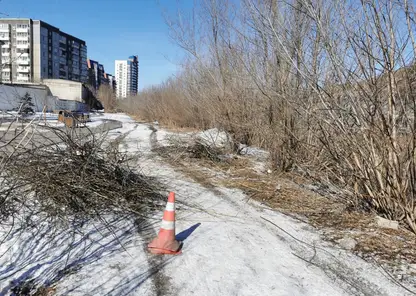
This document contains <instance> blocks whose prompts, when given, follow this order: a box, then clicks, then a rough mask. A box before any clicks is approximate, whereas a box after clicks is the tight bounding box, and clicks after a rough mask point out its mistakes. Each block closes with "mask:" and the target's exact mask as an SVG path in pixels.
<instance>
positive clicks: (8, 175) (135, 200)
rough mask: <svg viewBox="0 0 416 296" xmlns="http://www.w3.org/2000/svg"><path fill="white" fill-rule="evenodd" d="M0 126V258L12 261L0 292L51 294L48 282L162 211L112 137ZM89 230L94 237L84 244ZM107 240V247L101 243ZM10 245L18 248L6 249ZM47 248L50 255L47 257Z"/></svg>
mask: <svg viewBox="0 0 416 296" xmlns="http://www.w3.org/2000/svg"><path fill="white" fill-rule="evenodd" d="M19 120H21V119H19ZM2 127H7V128H5V129H2V130H0V228H1V232H0V247H1V249H2V250H3V251H2V253H1V254H0V256H2V257H3V256H15V257H16V258H15V259H14V260H16V261H15V262H9V264H10V265H7V264H6V265H5V266H3V268H2V270H1V275H0V276H1V277H2V281H4V283H5V286H3V285H2V289H3V290H2V291H1V292H0V294H1V293H3V292H4V293H6V292H12V293H13V295H53V294H51V293H53V287H54V284H55V283H56V282H58V281H59V280H60V279H61V278H62V277H64V276H65V275H67V274H68V273H70V272H72V270H75V269H77V268H81V267H82V266H83V264H87V263H88V262H90V261H94V260H97V259H98V258H100V256H102V252H104V251H103V250H104V249H105V250H107V251H108V252H110V251H117V250H119V249H123V248H124V246H123V244H124V242H125V241H128V239H131V238H130V237H134V236H136V235H138V234H142V233H144V232H145V231H149V230H148V229H149V227H148V226H145V225H144V223H142V222H141V221H145V220H146V218H148V217H149V216H151V215H152V214H153V211H154V210H155V209H159V208H160V206H163V202H162V201H164V200H165V198H164V197H163V196H162V195H161V194H160V193H159V192H160V190H161V189H162V188H161V186H160V185H159V183H158V182H156V180H153V179H151V178H148V177H145V176H144V175H141V174H140V173H138V172H137V169H138V168H137V161H138V159H134V161H132V159H131V158H130V157H129V156H128V155H127V154H125V153H121V152H120V151H119V150H118V147H119V143H118V141H117V139H115V140H114V141H112V140H111V139H109V138H107V135H106V133H104V134H97V133H95V134H94V133H93V132H92V131H90V130H88V128H82V129H68V128H62V129H59V128H55V127H52V126H50V125H48V124H47V125H43V124H42V125H39V122H37V120H36V119H29V120H26V121H25V122H21V123H19V124H18V125H16V122H15V119H13V118H12V119H11V120H9V121H8V122H7V123H4V122H3V123H2V124H1V125H0V128H2ZM130 163H133V164H134V165H135V167H134V169H133V168H131V167H130ZM120 227H123V229H121V230H120ZM94 233H99V234H100V235H101V236H100V235H97V234H95V237H94V239H92V238H91V237H90V236H91V235H94ZM45 236H46V237H47V239H46V240H43V239H44V238H45ZM109 237H110V238H111V239H112V241H113V243H112V244H101V240H103V241H105V240H107V242H108V239H109ZM16 240H17V241H16ZM20 240H21V241H20ZM110 241H111V240H110ZM77 242H78V243H79V245H77ZM2 244H5V246H2ZM10 244H19V248H18V249H16V250H14V251H13V250H10V249H9V248H10ZM37 244H44V245H37ZM57 245H58V246H59V247H60V248H61V249H59V248H58V247H57ZM61 245H62V246H61ZM100 247H101V249H100ZM30 248H33V249H30ZM49 248H51V249H52V250H54V251H53V252H56V253H52V254H48V253H47V252H48V251H49ZM57 248H58V249H57ZM77 248H78V249H77ZM112 248H113V249H112ZM12 251H13V252H12ZM10 252H12V255H10ZM49 257H50V258H52V259H51V261H50V262H51V263H47V264H45V262H44V261H43V260H44V258H49ZM10 258H12V257H10ZM62 258H63V262H62ZM5 263H6V262H5ZM31 264H32V265H33V267H32V268H30V269H29V270H25V268H27V266H29V265H31ZM37 268H39V269H41V268H48V272H46V273H48V278H42V277H39V278H38V277H37V276H38V275H36V271H37ZM22 272H23V273H22ZM7 280H10V283H7V282H6V281H7Z"/></svg>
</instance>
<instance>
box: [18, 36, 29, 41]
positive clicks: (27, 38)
mask: <svg viewBox="0 0 416 296" xmlns="http://www.w3.org/2000/svg"><path fill="white" fill-rule="evenodd" d="M16 40H17V41H29V36H16Z"/></svg>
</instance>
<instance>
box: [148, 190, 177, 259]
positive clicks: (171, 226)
mask: <svg viewBox="0 0 416 296" xmlns="http://www.w3.org/2000/svg"><path fill="white" fill-rule="evenodd" d="M181 246H182V245H181V244H180V243H179V242H178V241H177V240H176V238H175V193H174V192H170V193H169V197H168V203H167V204H166V209H165V213H164V214H163V220H162V226H161V227H160V230H159V234H158V236H157V237H156V238H155V239H154V240H153V241H152V242H151V243H150V244H149V245H148V248H149V251H150V252H151V253H153V254H171V255H175V254H180V253H181V250H180V248H181Z"/></svg>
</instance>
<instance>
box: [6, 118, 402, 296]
mask: <svg viewBox="0 0 416 296" xmlns="http://www.w3.org/2000/svg"><path fill="white" fill-rule="evenodd" d="M100 118H102V119H113V120H120V121H122V122H123V127H122V128H120V129H116V130H112V131H110V132H109V137H110V138H113V139H114V138H116V137H118V136H123V137H124V139H123V140H122V142H121V143H120V149H122V150H124V151H126V152H129V153H131V154H137V153H138V152H139V153H140V154H141V156H142V157H141V158H140V159H139V160H138V163H137V165H140V167H139V166H138V169H140V170H141V171H142V172H143V173H145V174H147V175H149V176H154V177H157V178H158V179H159V180H160V181H161V182H162V183H163V184H164V185H165V186H166V188H167V190H169V191H174V192H175V193H176V196H177V201H178V202H177V211H176V214H177V216H176V233H177V234H178V239H179V238H180V239H181V240H183V241H184V245H183V253H182V254H181V255H178V256H157V255H151V254H149V253H148V252H146V245H147V243H148V242H149V241H150V240H151V238H152V237H153V236H154V235H155V234H156V233H157V231H158V229H159V226H160V221H161V217H162V215H163V213H162V212H160V213H158V214H157V215H155V216H154V217H151V218H149V219H148V221H147V222H146V223H145V224H146V229H147V230H146V231H145V232H141V233H137V231H136V230H135V229H134V226H133V225H134V224H133V223H132V220H131V219H130V218H116V217H109V218H108V219H109V220H112V219H113V220H115V226H116V227H115V228H114V229H113V231H109V230H108V229H106V228H105V227H104V226H103V225H102V224H101V223H100V222H98V221H95V222H93V221H90V223H89V224H87V225H85V226H84V227H83V229H82V232H83V233H84V234H88V236H86V237H85V236H83V235H78V234H77V235H74V234H73V233H72V232H70V231H61V232H59V235H57V236H53V237H52V236H50V235H48V234H49V233H50V231H51V230H50V229H48V228H47V225H46V224H45V225H41V226H40V227H39V228H40V229H39V230H38V232H36V233H34V232H28V233H26V232H24V233H23V234H22V235H20V236H13V237H12V238H10V239H9V240H8V241H6V243H5V244H3V245H2V246H1V250H0V251H1V252H0V256H1V254H3V253H4V255H3V256H2V257H0V291H3V292H4V291H6V289H7V287H9V282H10V280H11V279H19V278H25V277H26V276H27V275H31V276H32V277H34V278H37V279H38V281H39V282H47V281H48V280H51V279H53V277H56V275H57V271H59V270H63V269H65V266H69V267H70V268H69V269H68V267H67V268H66V269H65V270H67V269H68V270H69V271H70V272H68V273H65V274H63V275H62V277H60V278H59V281H58V282H57V286H56V292H57V294H56V295H145V296H147V295H203V296H210V295H250V296H257V295H258V296H260V295H331V296H332V295H334V296H335V295H408V294H406V291H404V290H403V289H402V288H400V287H399V286H397V285H395V284H394V283H392V282H391V281H390V280H389V279H388V277H387V276H386V275H384V274H383V271H382V270H380V269H379V268H378V267H376V266H374V265H371V264H369V263H366V262H364V261H363V260H361V259H360V258H358V257H356V256H354V255H352V254H350V253H348V252H347V251H344V250H341V249H339V248H337V247H336V246H333V245H331V244H330V243H328V242H324V241H322V239H321V238H320V235H319V233H318V232H317V231H316V230H315V229H313V228H312V227H311V226H309V225H307V224H304V223H301V222H299V221H297V220H294V219H291V218H289V217H287V216H285V215H283V214H281V213H278V212H275V211H273V210H272V209H270V208H267V207H265V206H263V205H261V204H259V203H256V202H254V201H251V200H247V197H246V196H245V195H244V194H243V193H242V192H241V191H239V190H232V189H227V188H221V187H215V188H210V189H207V188H205V187H203V186H202V185H200V184H197V183H195V182H194V181H192V180H191V179H190V178H188V177H186V176H184V175H182V174H181V173H179V172H177V171H176V170H175V169H174V168H172V167H170V166H168V165H167V164H165V163H164V162H163V161H162V159H160V158H159V157H157V156H155V155H154V153H153V152H152V151H151V149H152V145H155V144H156V142H158V144H159V145H160V144H161V143H168V141H165V140H164V139H165V138H166V137H168V136H169V135H170V133H167V132H165V131H154V128H150V126H148V125H146V124H138V123H135V122H134V121H133V120H132V119H131V118H129V117H128V116H127V115H124V114H104V115H103V116H102V117H100ZM266 220H268V221H266ZM272 223H274V224H275V225H273V224H272ZM276 225H277V226H276ZM5 231H6V230H5ZM119 242H121V243H122V244H120V243H119ZM71 267H73V268H72V269H71ZM2 289H3V290H2ZM0 295H3V294H2V293H1V292H0Z"/></svg>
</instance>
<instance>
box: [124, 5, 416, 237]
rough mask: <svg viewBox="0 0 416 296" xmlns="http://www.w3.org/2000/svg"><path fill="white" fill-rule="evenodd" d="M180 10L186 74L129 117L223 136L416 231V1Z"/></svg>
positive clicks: (129, 107) (132, 105) (176, 33)
mask: <svg viewBox="0 0 416 296" xmlns="http://www.w3.org/2000/svg"><path fill="white" fill-rule="evenodd" d="M178 11H179V12H178V13H177V14H175V13H172V14H167V15H166V22H167V24H168V26H169V29H170V34H171V37H172V39H173V40H174V41H175V42H176V43H177V44H178V46H179V47H180V48H182V49H183V50H185V52H186V53H187V58H186V60H185V61H184V62H183V68H182V71H181V72H180V73H179V74H178V75H177V76H176V77H175V78H172V79H170V80H168V81H167V82H166V83H165V84H163V85H161V86H159V87H153V88H150V89H147V90H144V91H143V92H141V94H140V95H139V96H138V97H136V98H131V99H130V100H126V101H124V102H123V104H124V107H123V108H124V109H125V110H126V111H127V112H130V113H134V114H137V115H139V116H140V117H141V118H143V119H146V120H149V121H153V120H158V121H159V122H160V123H161V124H165V125H169V126H172V127H175V128H183V127H189V128H201V129H206V128H211V127H219V128H221V129H223V130H225V131H227V132H228V133H229V134H230V135H231V136H232V137H233V140H234V141H235V142H236V143H243V144H249V145H252V146H257V147H263V148H265V149H267V150H268V151H269V152H270V155H271V162H272V166H273V168H274V169H276V170H279V171H281V172H293V171H302V172H303V173H304V174H305V176H307V177H309V178H313V179H315V180H318V181H319V182H321V183H324V184H329V185H331V186H336V187H337V188H338V189H339V190H340V191H342V195H343V198H345V199H347V200H348V204H353V205H354V207H355V208H356V209H358V210H367V211H370V210H375V211H376V212H377V213H378V214H379V215H381V216H383V217H385V218H388V219H391V220H397V221H400V223H402V225H405V226H406V227H408V228H409V229H411V230H412V231H413V232H416V216H415V210H416V208H415V206H416V203H415V198H416V183H415V182H416V181H415V180H416V178H415V176H416V173H415V167H416V164H415V155H416V137H415V133H416V130H415V126H416V124H415V123H416V116H415V114H416V113H415V112H416V111H415V110H416V108H415V103H416V96H415V91H414V87H415V85H416V84H415V83H416V75H415V67H414V61H415V57H416V54H415V52H416V51H415V48H416V46H415V44H416V43H415V28H416V23H415V19H416V17H415V10H414V3H412V2H411V1H407V0H406V1H393V0H382V1H347V2H345V1H344V2H342V3H340V2H339V1H321V0H319V1H313V2H311V1H307V0H289V1H277V0H270V1H254V0H244V1H241V3H240V5H237V4H236V3H234V2H233V1H229V0H216V1H201V2H197V3H196V4H195V5H194V6H193V9H192V11H191V12H189V15H188V14H187V13H185V12H184V11H181V10H180V9H178ZM196 31H198V32H199V33H198V34H196ZM198 151H200V149H198Z"/></svg>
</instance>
